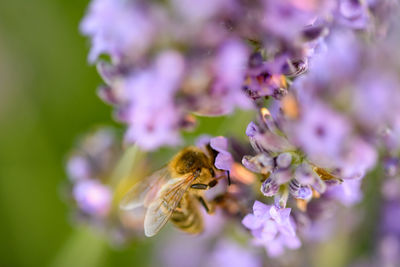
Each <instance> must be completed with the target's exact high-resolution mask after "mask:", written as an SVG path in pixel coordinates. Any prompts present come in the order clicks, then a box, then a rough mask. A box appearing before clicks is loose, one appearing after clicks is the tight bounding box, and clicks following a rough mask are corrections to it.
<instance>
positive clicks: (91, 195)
mask: <svg viewBox="0 0 400 267" xmlns="http://www.w3.org/2000/svg"><path fill="white" fill-rule="evenodd" d="M73 195H74V198H75V200H76V202H77V204H78V206H79V208H80V209H82V211H84V212H85V213H87V214H89V215H92V216H95V217H104V216H107V215H108V212H109V210H110V208H111V200H112V193H111V190H110V189H109V188H108V187H107V186H106V185H103V184H101V183H100V182H99V181H97V180H92V179H91V180H83V181H79V182H78V183H77V184H76V185H75V186H74V189H73Z"/></svg>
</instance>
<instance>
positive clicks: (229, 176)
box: [226, 171, 231, 185]
mask: <svg viewBox="0 0 400 267" xmlns="http://www.w3.org/2000/svg"><path fill="white" fill-rule="evenodd" d="M226 175H227V178H228V185H231V175H230V173H229V171H226Z"/></svg>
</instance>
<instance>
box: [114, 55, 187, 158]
mask: <svg viewBox="0 0 400 267" xmlns="http://www.w3.org/2000/svg"><path fill="white" fill-rule="evenodd" d="M183 71H184V62H183V58H182V57H181V55H180V54H179V53H177V52H174V51H167V52H163V53H161V54H160V55H158V57H157V60H156V61H155V64H154V66H152V67H151V68H149V69H147V70H143V71H141V72H135V73H133V74H132V75H131V76H130V77H129V78H128V79H127V80H126V81H125V83H124V84H123V87H122V89H123V90H124V94H125V95H126V99H127V100H128V101H129V102H128V111H127V112H128V114H127V118H126V120H127V122H128V124H129V128H128V131H127V133H126V136H125V138H126V140H127V141H128V142H136V143H137V144H138V145H139V146H140V147H142V148H143V149H146V150H153V149H155V148H158V147H159V146H162V145H177V144H178V143H179V142H180V135H179V126H180V125H179V123H180V121H181V120H182V117H183V116H182V115H181V114H180V111H179V110H178V108H177V107H176V105H175V103H174V95H175V93H176V91H177V90H178V86H179V81H180V79H181V77H182V75H183Z"/></svg>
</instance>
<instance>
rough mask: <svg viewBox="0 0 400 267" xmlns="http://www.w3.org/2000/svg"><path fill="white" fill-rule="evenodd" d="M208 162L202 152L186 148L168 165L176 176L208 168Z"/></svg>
mask: <svg viewBox="0 0 400 267" xmlns="http://www.w3.org/2000/svg"><path fill="white" fill-rule="evenodd" d="M208 165H209V160H208V158H207V156H206V155H205V153H204V152H202V151H201V150H200V149H196V148H194V147H188V148H185V149H183V150H182V151H181V152H179V153H178V154H177V155H176V156H175V157H174V159H173V160H172V161H171V163H170V167H171V169H172V170H174V171H175V172H176V173H177V174H180V175H183V174H187V173H194V172H196V171H201V170H202V169H203V168H208Z"/></svg>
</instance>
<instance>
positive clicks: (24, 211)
mask: <svg viewBox="0 0 400 267" xmlns="http://www.w3.org/2000/svg"><path fill="white" fill-rule="evenodd" d="M88 2H89V1H88V0H84V1H82V0H58V1H55V0H36V1H27V0H25V1H24V0H9V1H7V0H1V1H0V237H1V241H0V266H54V267H59V266H85V267H90V266H134V265H135V266H146V263H145V262H147V260H146V259H148V258H149V253H150V250H151V247H152V244H151V241H145V242H142V243H141V244H140V245H135V244H132V245H131V246H130V247H128V248H126V249H123V250H119V249H115V248H112V247H110V246H109V244H108V243H107V242H106V241H104V239H103V238H102V237H101V236H99V234H98V233H95V232H92V231H91V230H89V229H87V228H85V227H73V226H72V225H73V224H72V223H71V220H70V217H69V213H68V207H67V204H66V203H65V202H63V200H62V199H61V197H60V196H61V191H62V190H61V187H62V184H63V181H65V180H66V176H65V172H64V163H65V155H66V154H67V152H68V151H69V150H70V148H71V147H73V145H74V143H75V141H76V138H77V137H78V136H79V135H80V134H82V133H84V132H86V131H88V130H90V129H91V128H92V127H93V126H94V125H98V124H107V125H115V123H114V122H113V121H112V118H111V108H110V107H108V106H107V105H105V104H104V103H102V102H101V100H100V99H98V97H96V93H95V92H96V87H97V86H98V85H99V84H100V83H101V79H100V78H99V76H98V75H97V73H96V69H95V67H93V66H89V65H88V63H87V61H86V58H87V52H88V48H89V44H88V40H87V39H86V38H84V37H82V36H81V35H80V34H79V31H78V25H79V22H80V20H81V18H82V17H83V15H84V13H85V10H86V8H87V5H88ZM245 116H247V119H244V120H241V122H240V124H237V123H236V122H235V123H234V124H233V125H235V130H237V131H240V132H242V133H243V132H244V131H243V129H242V128H243V127H245V125H246V124H247V122H248V115H245ZM220 123H221V121H219V120H214V121H213V122H212V123H211V124H212V125H214V126H217V125H219V124H220ZM225 123H226V122H225ZM207 127H210V124H207V125H206V126H205V125H204V124H203V125H201V129H200V131H203V130H210V128H207ZM211 128H212V127H211ZM217 128H219V129H221V125H219V127H217ZM214 129H215V128H214ZM224 131H225V130H224ZM216 133H217V134H221V133H220V132H218V131H216ZM375 177H377V176H376V175H375ZM370 181H371V182H369V183H368V184H367V191H366V192H367V198H366V199H367V202H366V204H367V205H368V207H369V209H368V213H367V220H366V221H367V222H368V223H366V224H364V225H363V227H361V228H360V233H359V235H358V236H359V239H360V241H361V242H360V243H359V245H358V246H355V250H353V254H355V255H353V256H359V255H362V254H365V253H366V252H367V251H369V250H370V249H371V247H372V245H371V244H372V243H373V235H365V234H364V233H371V231H374V226H375V224H374V220H373V218H375V220H376V218H377V216H376V215H377V212H378V201H376V200H377V198H379V196H378V195H377V192H376V191H377V190H375V191H374V190H368V189H371V188H372V189H373V188H376V179H370ZM368 218H369V219H371V220H368ZM348 238H349V237H346V233H345V234H344V235H337V236H336V240H335V242H333V243H329V244H326V245H325V246H323V247H320V248H319V253H318V256H317V258H318V259H317V260H316V261H317V262H320V263H321V262H324V266H341V265H342V264H343V263H344V262H345V261H346V254H349V253H348V252H347V253H346V252H345V251H347V250H348V248H349V244H348V243H347V241H348ZM353 240H354V239H353ZM346 244H347V245H346ZM354 251H355V252H354ZM317 266H318V265H317Z"/></svg>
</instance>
